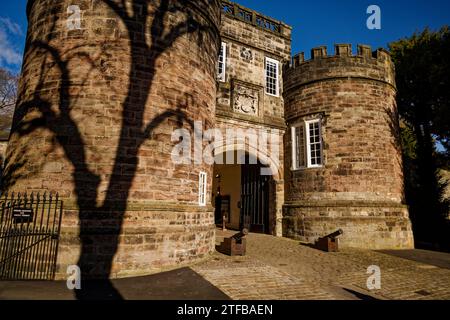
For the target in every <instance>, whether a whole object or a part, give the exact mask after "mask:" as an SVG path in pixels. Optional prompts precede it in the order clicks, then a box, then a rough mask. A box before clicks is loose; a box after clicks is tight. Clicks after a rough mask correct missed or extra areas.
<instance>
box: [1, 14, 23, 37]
mask: <svg viewBox="0 0 450 320" xmlns="http://www.w3.org/2000/svg"><path fill="white" fill-rule="evenodd" d="M0 24H2V25H4V26H5V27H6V28H7V29H8V31H9V32H10V33H12V34H13V35H16V36H22V35H23V32H22V28H21V27H20V26H19V25H18V24H17V23H15V22H13V21H11V19H9V18H4V17H0Z"/></svg>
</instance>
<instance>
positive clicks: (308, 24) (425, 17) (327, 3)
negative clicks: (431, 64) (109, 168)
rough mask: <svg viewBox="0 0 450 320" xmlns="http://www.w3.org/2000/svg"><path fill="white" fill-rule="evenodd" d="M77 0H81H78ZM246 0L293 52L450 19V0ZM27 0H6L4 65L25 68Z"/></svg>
mask: <svg viewBox="0 0 450 320" xmlns="http://www.w3.org/2000/svg"><path fill="white" fill-rule="evenodd" d="M72 2H73V3H72V4H76V2H77V0H73V1H72ZM238 2H239V3H240V4H242V5H244V6H246V7H249V8H252V9H254V10H257V11H260V12H261V13H263V14H265V15H268V16H271V17H273V18H276V19H279V20H282V21H284V22H286V23H287V24H289V25H291V26H292V27H293V28H294V29H293V36H292V51H293V54H295V53H298V52H300V51H304V52H305V53H306V56H307V57H309V52H310V49H311V48H313V47H316V46H320V45H327V46H328V47H329V52H333V50H332V49H331V48H332V47H333V45H334V44H335V43H351V44H353V50H356V44H358V43H362V44H368V45H371V46H372V47H373V48H378V47H386V46H387V43H389V42H390V41H393V40H397V39H400V38H403V37H406V36H409V35H411V34H412V33H414V32H415V31H420V30H422V29H424V28H425V27H427V26H428V27H430V28H432V29H438V28H440V27H441V26H443V25H445V24H447V25H448V24H450V0H410V1H407V0H395V1H394V0H389V1H388V0H373V1H366V0H339V1H338V0H333V1H332V0H321V1H311V0H309V1H294V0H239V1H238ZM372 4H375V5H378V6H379V7H380V9H381V30H369V29H368V28H367V27H366V20H367V18H368V17H369V15H368V14H367V13H366V10H367V7H368V6H369V5H372ZM25 8H26V0H16V1H1V4H0V67H6V68H8V69H9V70H12V71H15V72H17V71H19V70H20V66H21V57H22V54H23V47H24V43H25V34H26V26H27V20H26V16H25Z"/></svg>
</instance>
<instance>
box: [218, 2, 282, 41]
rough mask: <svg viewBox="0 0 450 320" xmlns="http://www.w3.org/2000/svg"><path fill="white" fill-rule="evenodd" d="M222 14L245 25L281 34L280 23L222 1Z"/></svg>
mask: <svg viewBox="0 0 450 320" xmlns="http://www.w3.org/2000/svg"><path fill="white" fill-rule="evenodd" d="M222 12H223V13H224V14H226V15H229V16H233V17H235V18H238V19H240V20H242V21H245V22H247V23H250V24H253V25H255V26H257V27H259V28H261V29H264V30H266V31H271V32H274V33H282V26H281V23H280V22H278V21H275V20H272V19H270V18H267V17H264V16H262V15H260V14H258V13H256V12H254V11H251V10H248V9H246V8H243V7H241V6H240V5H238V4H236V3H233V2H230V1H227V0H222Z"/></svg>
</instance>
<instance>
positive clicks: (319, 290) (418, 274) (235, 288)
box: [193, 231, 450, 300]
mask: <svg viewBox="0 0 450 320" xmlns="http://www.w3.org/2000/svg"><path fill="white" fill-rule="evenodd" d="M230 234H232V233H230V232H228V233H222V232H221V231H218V243H219V242H220V241H221V239H223V236H224V235H227V236H228V235H230ZM414 252H416V253H420V255H421V256H424V255H426V256H427V257H428V259H427V263H423V262H418V261H413V260H408V259H405V258H400V257H398V256H397V255H394V254H388V253H385V252H377V251H370V250H359V249H345V250H342V251H341V252H339V253H325V252H321V251H318V250H316V249H313V248H310V247H307V246H303V245H300V244H299V242H297V241H293V240H289V239H284V238H275V237H271V236H267V235H259V234H250V235H249V236H248V237H247V256H245V257H227V256H224V255H222V254H219V253H216V254H215V255H214V257H213V259H211V260H210V261H208V262H206V263H203V264H199V265H196V266H194V267H193V269H194V271H196V272H197V273H199V274H201V275H202V276H203V277H204V278H205V279H206V280H208V281H209V282H211V283H212V284H213V285H215V286H217V287H218V288H219V289H221V290H222V291H223V292H224V293H226V294H227V295H228V296H230V297H231V298H232V299H244V300H245V299H414V300H416V299H417V300H421V299H450V268H446V267H445V265H444V266H441V267H438V266H436V265H433V264H432V261H433V257H434V256H436V257H438V258H440V259H441V260H442V256H443V255H444V257H446V256H445V254H442V253H433V252H427V251H421V250H410V253H409V254H404V255H403V256H405V257H408V256H411V257H414ZM416 255H417V254H416ZM449 256H450V255H449ZM372 265H376V266H379V267H380V269H381V289H380V290H374V291H369V290H368V289H367V285H366V282H367V279H368V277H369V276H370V274H367V268H368V267H369V266H372ZM441 265H442V263H441Z"/></svg>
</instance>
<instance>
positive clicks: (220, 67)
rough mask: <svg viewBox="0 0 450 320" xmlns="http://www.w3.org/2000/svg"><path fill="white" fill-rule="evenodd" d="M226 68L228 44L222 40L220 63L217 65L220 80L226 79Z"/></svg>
mask: <svg viewBox="0 0 450 320" xmlns="http://www.w3.org/2000/svg"><path fill="white" fill-rule="evenodd" d="M226 68H227V44H226V43H225V42H222V45H221V46H220V54H219V63H218V66H217V79H218V80H219V81H220V82H225V81H226Z"/></svg>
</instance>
